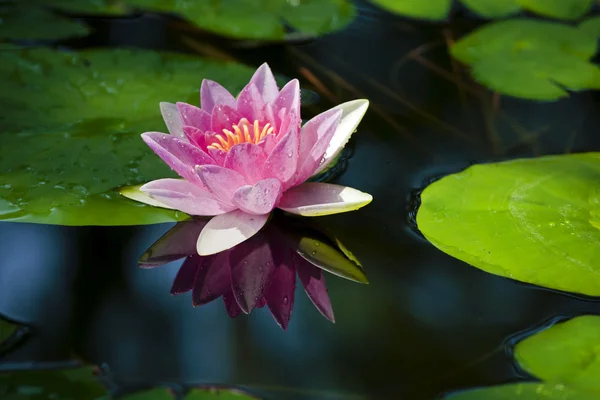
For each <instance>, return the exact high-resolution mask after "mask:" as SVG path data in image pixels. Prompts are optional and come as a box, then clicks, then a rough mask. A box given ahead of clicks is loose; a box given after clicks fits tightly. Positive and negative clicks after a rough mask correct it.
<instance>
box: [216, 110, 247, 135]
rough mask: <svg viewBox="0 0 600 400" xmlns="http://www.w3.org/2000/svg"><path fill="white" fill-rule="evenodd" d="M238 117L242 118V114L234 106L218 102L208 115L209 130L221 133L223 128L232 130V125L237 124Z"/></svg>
mask: <svg viewBox="0 0 600 400" xmlns="http://www.w3.org/2000/svg"><path fill="white" fill-rule="evenodd" d="M240 119H242V114H240V113H239V112H238V111H237V110H236V109H235V108H233V107H230V106H227V105H223V104H218V105H216V106H215V108H213V111H212V115H211V116H210V121H211V122H210V123H211V130H212V131H214V132H217V133H218V134H221V135H222V133H221V132H223V129H227V130H229V131H231V132H233V129H232V126H233V125H237V124H238V123H239V122H240Z"/></svg>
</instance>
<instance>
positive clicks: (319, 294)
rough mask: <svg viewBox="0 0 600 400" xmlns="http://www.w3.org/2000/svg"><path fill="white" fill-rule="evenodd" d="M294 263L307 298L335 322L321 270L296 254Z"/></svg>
mask: <svg viewBox="0 0 600 400" xmlns="http://www.w3.org/2000/svg"><path fill="white" fill-rule="evenodd" d="M294 265H295V267H296V270H297V271H298V278H300V281H301V282H302V285H303V286H304V291H305V292H306V295H307V296H308V298H309V299H310V300H311V301H312V303H313V304H314V305H315V307H316V308H317V310H319V312H320V313H321V314H322V315H323V316H324V317H325V318H327V319H328V320H329V321H331V322H335V317H334V315H333V308H332V307H331V300H330V299H329V294H328V293H327V286H326V285H325V276H324V275H323V271H321V270H320V269H319V268H317V267H315V266H314V265H312V264H311V263H309V262H308V261H306V260H305V259H304V258H302V257H301V256H299V255H297V254H294Z"/></svg>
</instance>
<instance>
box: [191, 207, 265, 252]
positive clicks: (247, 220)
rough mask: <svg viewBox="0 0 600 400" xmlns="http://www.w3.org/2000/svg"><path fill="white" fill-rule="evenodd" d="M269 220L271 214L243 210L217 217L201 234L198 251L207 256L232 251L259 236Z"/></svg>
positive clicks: (197, 246) (197, 245)
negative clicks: (256, 213)
mask: <svg viewBox="0 0 600 400" xmlns="http://www.w3.org/2000/svg"><path fill="white" fill-rule="evenodd" d="M268 219H269V214H264V215H253V214H248V213H245V212H243V211H241V210H234V211H231V212H228V213H227V214H223V215H217V216H216V217H214V218H213V219H211V220H210V221H209V222H208V223H207V224H206V226H205V227H204V229H202V232H200V236H198V242H197V243H196V251H197V252H198V254H200V255H203V256H207V255H211V254H216V253H219V252H221V251H224V250H227V249H231V248H232V247H234V246H236V245H238V244H240V243H242V242H243V241H245V240H247V239H249V238H251V237H252V236H254V235H255V234H257V233H258V231H260V230H261V228H262V227H263V226H264V225H265V223H266V222H267V220H268Z"/></svg>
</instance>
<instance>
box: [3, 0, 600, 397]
mask: <svg viewBox="0 0 600 400" xmlns="http://www.w3.org/2000/svg"><path fill="white" fill-rule="evenodd" d="M360 12H361V15H360V17H359V18H358V19H357V20H356V21H355V22H354V23H353V24H352V25H351V26H350V27H349V28H347V29H346V30H344V31H342V32H339V33H336V34H333V35H330V36H327V37H324V38H321V39H318V40H316V41H312V42H306V43H294V44H285V45H282V44H277V45H265V46H259V47H252V45H253V44H252V43H242V44H239V43H235V42H230V41H227V40H222V39H219V38H213V37H212V36H210V35H196V36H193V37H194V39H195V40H196V41H197V42H198V43H201V44H202V45H203V46H202V47H203V49H204V50H203V51H205V52H209V53H210V52H212V53H214V49H216V50H218V51H219V52H220V53H221V54H225V55H227V57H232V58H235V59H238V60H241V61H243V62H245V63H248V64H250V65H255V66H258V65H259V64H260V63H262V62H263V61H267V62H268V63H269V64H270V65H271V67H272V68H273V70H274V71H275V72H276V73H279V74H281V75H283V76H290V77H291V76H294V77H300V78H302V83H303V85H304V87H305V88H309V89H311V90H312V91H313V92H314V94H311V93H309V92H308V91H307V93H308V94H307V93H305V95H306V98H307V99H308V100H309V101H308V102H309V103H310V104H309V105H308V106H306V107H305V108H304V109H303V112H304V116H305V117H309V116H311V115H314V114H316V113H318V112H320V111H322V110H324V109H326V108H329V107H330V106H331V105H332V104H333V103H339V102H343V101H347V100H351V99H354V98H363V97H366V98H369V99H370V101H371V108H370V111H369V113H368V115H367V117H366V118H365V119H364V121H363V122H362V124H361V125H360V128H359V131H358V132H357V133H356V134H355V136H354V140H353V142H352V143H351V145H350V147H351V148H350V149H349V151H348V152H347V158H346V159H345V160H344V161H343V163H342V170H340V171H338V173H337V174H336V176H335V177H334V180H333V181H334V182H337V183H340V184H343V185H348V186H352V187H355V188H359V189H360V190H363V191H365V192H368V193H371V194H372V195H373V196H374V199H375V200H374V201H373V203H372V204H371V205H369V206H367V207H365V208H363V209H361V210H360V211H357V212H354V213H349V214H342V215H336V216H330V217H322V218H321V220H320V221H319V222H320V223H321V224H322V225H323V226H326V227H327V228H329V229H330V230H331V231H332V232H333V233H335V234H336V235H337V236H338V237H339V238H340V240H341V241H342V242H343V243H344V244H345V245H346V247H347V248H349V249H350V250H351V251H352V252H353V253H354V254H355V255H356V257H357V258H358V259H359V260H360V261H361V262H362V264H363V266H364V269H365V271H366V273H367V276H368V277H369V280H370V284H369V285H359V284H355V283H352V282H349V281H347V280H343V279H339V278H336V277H333V276H328V280H327V283H328V287H329V294H330V297H331V300H332V303H333V307H334V310H335V315H336V323H335V324H331V323H330V322H328V321H327V320H325V319H324V318H322V317H321V316H320V315H319V313H318V312H317V311H316V310H315V309H314V307H313V306H312V304H311V303H310V301H309V300H308V298H307V297H306V296H305V295H304V293H302V292H301V288H297V293H296V305H295V307H294V310H293V314H292V320H291V323H290V325H289V328H288V330H287V332H284V331H282V330H281V329H280V328H279V327H278V326H277V325H276V324H275V322H274V321H273V319H272V317H271V315H270V314H269V312H268V310H267V309H266V308H264V309H258V310H256V311H254V312H253V313H252V314H251V315H250V316H241V317H239V318H237V319H230V318H229V317H228V316H227V314H226V313H225V312H224V309H223V304H222V302H220V301H215V302H213V303H210V304H208V305H205V306H202V307H198V308H193V307H192V304H191V296H190V295H189V294H186V295H182V296H176V297H174V296H171V295H170V294H169V290H170V288H171V284H172V281H173V279H174V277H175V274H176V273H177V271H178V269H179V266H180V265H181V261H177V262H174V263H170V264H168V265H166V266H163V267H160V268H156V269H152V270H144V269H139V268H138V266H137V260H138V258H139V257H140V255H141V254H142V253H143V252H144V251H145V250H146V249H147V248H148V247H149V246H150V245H151V244H152V243H153V242H154V241H156V239H158V238H159V237H160V236H161V235H162V234H163V233H164V232H166V231H167V230H168V229H169V228H170V227H171V226H172V224H165V225H155V226H142V227H111V228H106V227H82V228H71V227H59V226H43V225H30V224H14V223H3V224H0V243H2V246H1V247H2V250H1V251H0V314H3V315H5V316H8V317H10V318H13V319H17V320H19V321H24V322H27V323H29V324H31V325H32V326H33V327H34V328H35V334H34V335H33V336H32V337H31V338H30V340H28V341H26V342H25V343H23V344H22V345H21V346H20V347H19V348H18V349H16V350H15V351H13V352H11V353H10V354H8V355H7V356H6V357H5V358H4V359H3V363H4V367H6V365H7V364H6V363H9V364H10V363H14V362H19V361H31V362H36V363H56V362H62V361H66V360H70V359H72V358H73V357H82V358H83V359H85V360H89V361H91V362H93V363H96V364H105V365H107V366H108V367H109V368H110V371H111V374H112V378H113V379H114V381H115V382H117V383H118V384H119V385H122V386H123V387H137V386H144V385H155V384H160V383H174V384H180V385H192V384H197V383H219V384H235V385H245V386H246V385H247V386H249V387H251V388H254V389H255V390H257V393H259V394H262V395H264V396H265V398H267V399H287V398H290V399H329V398H331V399H335V398H341V399H354V398H357V399H433V398H436V397H439V396H441V395H443V394H444V393H448V392H451V391H454V390H457V389H460V388H468V387H474V386H480V385H492V384H499V383H504V382H508V381H515V380H519V379H527V378H528V377H527V375H526V374H524V373H523V372H520V371H519V370H518V368H517V367H516V366H515V364H514V363H513V358H512V355H511V344H512V343H513V342H514V340H515V338H517V337H520V336H521V335H523V334H525V333H527V332H531V331H533V330H536V329H539V328H540V326H542V325H543V324H545V323H547V322H548V321H550V320H552V319H555V318H559V317H571V316H576V315H580V314H584V313H592V314H600V303H598V302H594V301H591V300H589V299H582V298H575V297H572V296H567V295H565V294H562V293H556V292H552V291H548V290H542V289H539V288H536V287H532V286H528V285H524V284H520V283H517V282H514V281H510V280H508V279H504V278H500V277H496V276H493V275H490V274H486V273H484V272H481V271H479V270H477V269H475V268H473V267H471V266H468V265H466V264H464V263H462V262H460V261H458V260H455V259H453V258H451V257H449V256H447V255H445V254H444V253H442V252H440V251H438V250H437V249H436V248H434V247H433V246H432V245H431V244H429V243H428V242H427V241H426V240H425V239H423V238H422V237H421V236H420V235H419V233H418V232H417V231H416V230H415V229H414V221H413V220H412V219H411V218H412V217H413V216H414V213H415V211H416V207H417V206H418V193H419V190H420V189H422V188H423V187H424V186H425V185H426V184H427V182H429V181H430V180H431V179H434V178H435V177H438V176H440V175H444V174H447V173H450V172H455V171H458V170H460V169H463V168H465V167H466V166H468V165H470V164H472V163H475V162H485V161H495V160H501V159H506V158H515V157H529V156H538V155H543V154H558V153H564V152H577V151H590V150H599V149H600V135H598V126H600V121H599V116H600V114H599V113H598V101H597V98H596V97H595V96H594V95H593V94H590V93H582V94H577V95H573V96H572V97H570V98H569V99H567V100H561V101H558V102H555V103H534V102H529V101H522V100H515V99H509V98H504V97H503V98H497V97H495V96H494V95H493V94H491V93H489V92H488V91H486V90H485V89H484V88H482V87H478V86H475V85H474V84H473V83H472V82H470V81H469V79H468V78H467V76H466V75H465V74H464V73H463V72H461V71H460V70H459V69H458V67H457V66H456V65H454V64H453V63H452V62H451V60H450V59H449V58H448V56H447V52H446V48H445V43H447V42H448V41H449V40H452V38H453V37H456V36H458V35H459V34H460V32H462V31H464V30H466V29H470V28H472V27H473V26H475V24H476V21H474V20H472V19H470V18H469V17H468V16H464V17H460V16H459V17H457V18H456V19H455V21H454V22H453V23H452V24H451V25H435V24H425V23H419V22H414V21H410V20H405V19H401V18H396V17H393V16H390V15H387V14H383V13H381V12H379V11H376V10H375V9H372V8H370V7H369V6H367V5H365V4H362V3H361V4H360ZM93 22H94V25H95V26H96V27H97V31H96V33H95V34H94V35H93V37H92V39H90V40H88V41H86V42H78V41H73V42H70V43H65V44H66V45H69V46H76V47H84V46H119V45H123V46H138V47H149V48H159V49H164V48H170V49H179V50H184V51H192V48H190V47H189V46H187V45H186V44H185V43H186V42H184V41H182V39H181V34H180V33H178V31H176V30H175V29H174V28H173V22H172V21H170V20H167V19H164V18H159V17H157V16H151V15H148V16H141V17H139V18H134V19H122V20H117V21H107V20H101V19H100V20H94V21H93ZM248 46H250V47H251V48H249V47H248ZM196 47H197V46H196ZM206 49H208V50H206ZM211 49H212V50H211ZM213 55H214V54H213ZM306 71H309V73H307V72H306ZM321 85H322V87H325V88H326V89H327V90H326V91H323V90H322V88H321ZM317 93H318V94H317Z"/></svg>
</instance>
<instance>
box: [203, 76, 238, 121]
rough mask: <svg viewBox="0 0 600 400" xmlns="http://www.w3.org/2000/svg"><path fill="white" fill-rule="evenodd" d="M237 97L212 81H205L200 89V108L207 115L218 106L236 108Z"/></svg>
mask: <svg viewBox="0 0 600 400" xmlns="http://www.w3.org/2000/svg"><path fill="white" fill-rule="evenodd" d="M235 103H236V101H235V97H233V96H232V95H231V93H229V91H228V90H227V89H225V88H224V87H223V86H221V85H220V84H218V83H217V82H215V81H211V80H210V79H204V80H203V81H202V86H201V87H200V106H201V107H202V109H203V110H204V111H206V112H207V113H209V114H210V113H212V110H213V108H214V107H215V106H216V105H217V104H224V105H228V106H230V107H235Z"/></svg>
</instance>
